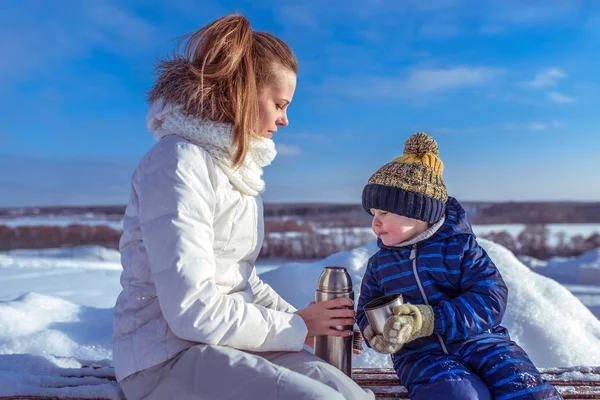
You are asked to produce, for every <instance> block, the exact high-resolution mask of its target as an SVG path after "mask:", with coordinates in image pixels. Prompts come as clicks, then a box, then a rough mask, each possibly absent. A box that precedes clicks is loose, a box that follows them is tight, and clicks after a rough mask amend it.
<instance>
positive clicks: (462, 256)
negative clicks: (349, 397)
mask: <svg viewBox="0 0 600 400" xmlns="http://www.w3.org/2000/svg"><path fill="white" fill-rule="evenodd" d="M378 245H379V247H380V249H379V251H378V252H377V253H375V254H374V255H373V256H372V257H371V258H370V259H369V263H368V266H367V270H366V271H365V275H364V277H363V281H362V286H361V291H360V298H359V300H358V309H357V311H358V312H357V316H356V322H357V324H358V326H359V327H360V329H361V331H364V329H365V328H366V327H367V325H368V321H367V318H366V315H365V313H364V309H363V308H364V306H365V304H366V303H368V302H369V301H371V300H373V299H375V298H378V297H381V296H383V295H387V294H392V293H401V294H402V296H403V298H404V302H406V303H412V304H429V305H431V306H432V307H433V310H434V315H435V327H434V334H433V335H431V336H428V337H424V338H419V339H416V340H413V341H412V342H409V343H407V344H405V345H404V347H403V348H402V349H401V350H400V351H398V352H397V353H395V354H393V355H392V361H393V364H394V369H395V370H396V373H397V374H398V377H399V378H400V382H401V383H402V384H403V385H405V386H406V387H407V389H408V391H409V395H410V397H411V399H460V400H468V399H488V398H494V399H496V400H506V399H561V398H562V397H561V396H560V394H558V392H557V391H556V389H555V388H554V387H552V386H551V385H549V384H548V383H547V382H546V381H545V380H544V379H543V378H542V377H541V375H540V373H539V372H538V370H537V369H536V367H535V366H534V365H533V363H532V362H531V361H530V359H529V357H528V356H527V354H526V353H525V352H524V351H523V349H521V348H520V347H519V346H518V345H517V344H516V343H514V342H513V341H511V340H510V337H509V335H508V331H507V330H506V328H504V327H503V326H501V325H500V323H501V321H502V317H503V315H504V311H505V309H506V301H507V295H508V289H507V287H506V285H505V284H504V281H503V279H502V277H501V276H500V273H499V271H498V269H497V268H496V266H495V265H494V263H493V262H492V261H491V260H490V258H489V257H488V255H487V253H486V252H485V250H484V249H483V248H481V247H480V246H479V245H478V244H477V241H476V240H475V235H474V233H473V231H472V230H471V226H470V224H469V222H468V221H467V220H466V218H465V211H464V209H463V208H462V206H461V205H460V204H459V202H458V201H457V200H456V199H454V198H452V197H451V198H449V199H448V202H447V203H446V219H445V221H444V223H443V225H442V226H441V227H440V228H439V229H438V230H437V231H436V232H435V233H434V234H433V235H432V236H431V237H429V238H427V239H424V240H422V241H420V242H418V243H416V244H414V245H411V246H408V247H388V246H385V245H384V244H383V243H382V242H381V240H378ZM367 345H368V343H367ZM490 394H491V395H490Z"/></svg>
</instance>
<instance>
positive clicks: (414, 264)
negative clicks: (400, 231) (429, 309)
mask: <svg viewBox="0 0 600 400" xmlns="http://www.w3.org/2000/svg"><path fill="white" fill-rule="evenodd" d="M410 259H411V260H412V268H413V274H415V279H416V280H417V285H418V286H419V291H420V292H421V297H423V301H424V302H425V304H426V305H429V301H428V300H427V296H425V290H424V289H423V285H422V284H421V279H420V278H419V274H418V273H417V245H416V244H414V245H413V247H412V249H411V250H410ZM436 336H437V338H438V340H439V341H440V345H441V346H442V350H444V353H446V354H448V349H446V344H445V343H444V341H443V340H442V337H441V336H440V335H439V334H436Z"/></svg>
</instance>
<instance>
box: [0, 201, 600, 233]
mask: <svg viewBox="0 0 600 400" xmlns="http://www.w3.org/2000/svg"><path fill="white" fill-rule="evenodd" d="M463 206H464V207H465V209H466V210H467V214H468V216H469V219H470V220H471V222H472V223H474V224H480V225H481V224H562V223H600V202H464V203H463ZM264 209H265V218H267V219H278V218H282V217H283V218H285V217H289V218H297V219H301V220H305V221H314V222H316V223H319V225H321V226H339V227H358V226H369V223H370V222H369V221H370V217H369V215H368V214H367V213H366V212H365V211H364V210H363V209H362V206H361V205H359V204H333V203H297V204H296V203H285V204H277V203H266V204H265V207H264ZM124 212H125V206H123V205H114V206H84V207H83V206H82V207H79V206H78V207H75V206H74V207H24V208H5V209H0V217H19V216H49V215H52V216H77V215H82V214H94V215H96V216H97V217H106V218H110V219H115V218H119V217H121V216H122V215H123V213H124ZM0 224H2V221H1V219H0Z"/></svg>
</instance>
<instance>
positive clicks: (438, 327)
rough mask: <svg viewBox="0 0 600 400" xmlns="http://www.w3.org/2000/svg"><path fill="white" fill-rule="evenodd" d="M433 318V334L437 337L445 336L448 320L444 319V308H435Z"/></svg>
mask: <svg viewBox="0 0 600 400" xmlns="http://www.w3.org/2000/svg"><path fill="white" fill-rule="evenodd" d="M433 317H434V318H433V320H434V325H433V333H434V334H437V335H444V334H445V332H446V323H445V321H446V320H445V319H444V312H443V311H442V307H440V306H434V307H433Z"/></svg>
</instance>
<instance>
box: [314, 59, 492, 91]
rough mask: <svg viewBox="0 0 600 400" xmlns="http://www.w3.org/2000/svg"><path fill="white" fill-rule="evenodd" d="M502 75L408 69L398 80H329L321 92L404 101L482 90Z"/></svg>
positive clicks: (469, 69) (475, 69)
mask: <svg viewBox="0 0 600 400" xmlns="http://www.w3.org/2000/svg"><path fill="white" fill-rule="evenodd" d="M502 73H503V71H502V70H501V69H496V68H488V67H454V68H430V69H412V70H410V71H409V72H408V74H405V75H404V76H399V77H389V76H388V77H379V76H359V77H347V78H340V77H332V78H330V79H328V80H326V81H325V83H324V85H323V90H324V91H325V92H327V93H331V92H335V93H337V94H342V95H345V96H347V97H351V98H357V99H364V98H365V97H367V98H373V97H379V98H405V97H407V96H414V95H416V94H431V93H439V92H443V91H450V90H456V89H462V88H468V87H477V86H482V85H485V84H488V83H491V82H492V81H493V80H494V79H496V78H497V77H499V76H500V75H502Z"/></svg>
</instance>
